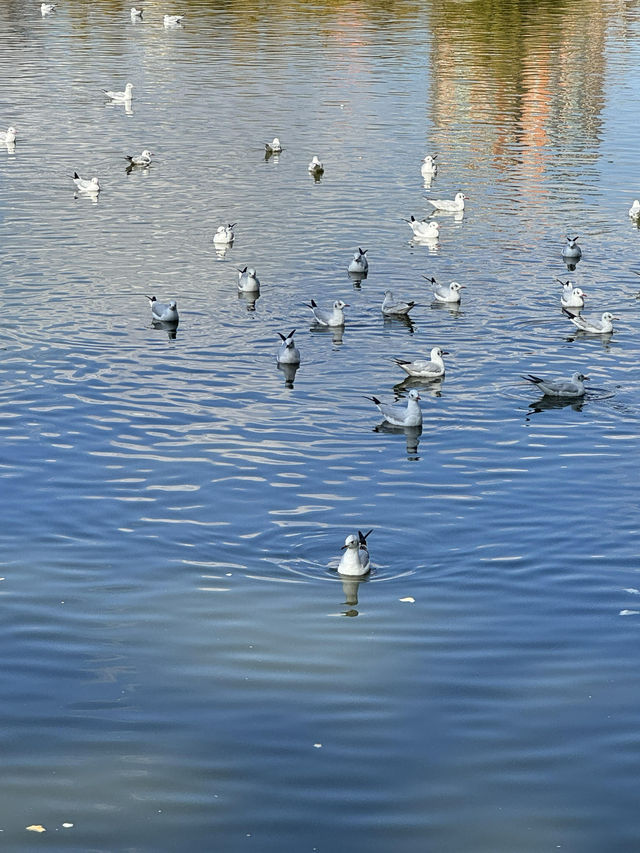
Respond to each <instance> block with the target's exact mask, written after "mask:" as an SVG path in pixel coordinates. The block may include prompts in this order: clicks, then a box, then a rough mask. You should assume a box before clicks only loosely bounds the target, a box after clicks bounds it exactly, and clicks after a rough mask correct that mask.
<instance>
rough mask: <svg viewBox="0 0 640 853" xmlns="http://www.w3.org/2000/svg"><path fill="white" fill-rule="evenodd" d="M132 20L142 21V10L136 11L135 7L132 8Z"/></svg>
mask: <svg viewBox="0 0 640 853" xmlns="http://www.w3.org/2000/svg"><path fill="white" fill-rule="evenodd" d="M131 20H132V21H135V20H138V21H141V20H142V9H136V7H135V6H132V7H131Z"/></svg>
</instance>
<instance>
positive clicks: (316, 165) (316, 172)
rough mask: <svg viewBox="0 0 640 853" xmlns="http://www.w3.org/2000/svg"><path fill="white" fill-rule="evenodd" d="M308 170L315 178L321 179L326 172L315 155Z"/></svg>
mask: <svg viewBox="0 0 640 853" xmlns="http://www.w3.org/2000/svg"><path fill="white" fill-rule="evenodd" d="M307 168H308V169H309V171H310V172H311V174H312V175H313V176H314V178H315V177H319V176H320V175H321V174H322V173H323V172H324V166H323V165H322V162H321V161H320V159H319V158H318V157H317V155H316V154H314V155H313V160H312V161H311V162H310V163H309V165H308V167H307Z"/></svg>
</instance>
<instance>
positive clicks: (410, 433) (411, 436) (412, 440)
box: [373, 382, 435, 462]
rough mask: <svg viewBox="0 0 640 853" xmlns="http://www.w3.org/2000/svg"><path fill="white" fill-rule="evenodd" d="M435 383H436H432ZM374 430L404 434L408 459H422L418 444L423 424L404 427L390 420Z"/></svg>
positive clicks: (414, 460) (412, 460) (411, 460)
mask: <svg viewBox="0 0 640 853" xmlns="http://www.w3.org/2000/svg"><path fill="white" fill-rule="evenodd" d="M430 384H431V385H434V384H435V383H434V382H432V383H430ZM373 431H374V432H384V433H387V434H389V433H390V434H392V435H401V434H404V437H405V439H406V441H407V459H408V460H409V461H410V462H417V461H418V460H419V459H420V456H419V455H418V445H419V444H420V436H421V435H422V425H420V426H411V427H403V426H395V425H394V424H390V423H389V421H382V423H379V424H378V425H377V426H375V427H374V428H373Z"/></svg>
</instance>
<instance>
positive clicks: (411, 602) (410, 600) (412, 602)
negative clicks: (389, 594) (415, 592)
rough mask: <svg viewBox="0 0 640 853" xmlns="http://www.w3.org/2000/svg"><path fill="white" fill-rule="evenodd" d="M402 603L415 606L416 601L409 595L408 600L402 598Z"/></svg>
mask: <svg viewBox="0 0 640 853" xmlns="http://www.w3.org/2000/svg"><path fill="white" fill-rule="evenodd" d="M400 601H406V602H408V603H409V604H415V603H416V600H415V598H414V597H413V596H412V595H408V596H407V597H406V598H401V599H400Z"/></svg>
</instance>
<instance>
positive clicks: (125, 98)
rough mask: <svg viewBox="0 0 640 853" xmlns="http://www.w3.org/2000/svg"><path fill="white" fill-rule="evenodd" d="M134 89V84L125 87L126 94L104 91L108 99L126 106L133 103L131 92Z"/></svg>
mask: <svg viewBox="0 0 640 853" xmlns="http://www.w3.org/2000/svg"><path fill="white" fill-rule="evenodd" d="M132 89H133V83H127V85H126V86H125V87H124V92H112V91H111V90H107V89H104V93H105V95H106V96H107V98H111V100H112V101H116V103H118V104H125V103H129V102H130V101H131V98H132V97H133V95H132V93H131V90H132Z"/></svg>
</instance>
